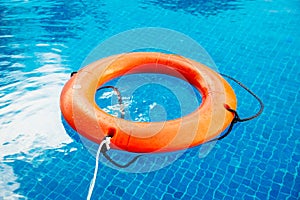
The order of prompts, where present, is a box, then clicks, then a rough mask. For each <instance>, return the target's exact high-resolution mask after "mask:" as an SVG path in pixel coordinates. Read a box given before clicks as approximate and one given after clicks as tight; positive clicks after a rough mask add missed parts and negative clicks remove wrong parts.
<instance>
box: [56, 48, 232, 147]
mask: <svg viewBox="0 0 300 200" xmlns="http://www.w3.org/2000/svg"><path fill="white" fill-rule="evenodd" d="M133 73H162V74H168V75H171V76H176V77H179V78H181V79H185V80H186V81H188V82H189V83H190V84H191V85H193V86H194V87H195V88H197V89H198V90H199V91H200V93H201V95H202V103H201V105H200V106H199V107H198V108H197V109H196V110H195V111H194V112H192V113H190V114H188V115H187V116H183V117H182V118H179V119H174V120H169V121H164V122H133V121H128V120H125V119H121V118H118V117H114V116H112V115H109V114H107V113H106V112H104V111H103V110H102V109H100V108H99V107H98V106H97V104H96V102H95V93H96V91H97V89H98V88H99V87H100V86H101V85H103V84H104V83H106V82H107V81H110V80H112V79H114V78H116V77H120V76H123V75H125V74H133ZM224 105H227V106H229V107H230V108H232V109H234V110H235V109H236V107H237V101H236V97H235V94H234V91H233V89H232V88H231V86H230V85H229V84H228V83H227V81H225V80H224V79H223V78H222V76H220V75H219V74H218V73H216V72H215V71H213V70H211V69H210V68H208V67H206V66H205V65H203V64H201V63H198V62H196V61H193V60H190V59H187V58H184V57H181V56H178V55H173V54H164V53H156V52H135V53H128V54H120V55H114V56H110V57H107V58H104V59H101V60H98V61H96V62H94V63H92V64H90V65H88V66H86V67H84V68H82V69H81V70H80V71H78V73H77V74H75V75H74V76H72V77H71V79H70V80H69V81H68V82H67V83H66V85H65V86H64V88H63V90H62V93H61V98H60V107H61V111H62V115H63V117H64V118H65V120H66V121H67V123H68V124H69V125H70V126H71V127H72V128H73V129H74V130H76V131H77V132H78V133H79V134H80V135H82V136H84V137H86V138H88V139H89V140H92V141H93V142H96V143H100V142H101V141H102V140H103V138H104V137H105V136H107V135H113V137H112V138H111V144H112V148H115V149H120V150H124V151H129V152H140V153H149V152H170V151H176V150H182V149H186V148H189V147H194V146H197V145H200V144H203V143H205V142H207V141H209V140H211V139H212V138H215V137H217V136H218V135H219V134H220V133H221V132H222V131H224V130H225V129H226V127H228V126H229V124H230V123H231V121H232V119H233V117H234V114H233V113H231V112H229V111H228V110H226V108H225V107H224Z"/></svg>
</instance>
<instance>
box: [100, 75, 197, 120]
mask: <svg viewBox="0 0 300 200" xmlns="http://www.w3.org/2000/svg"><path fill="white" fill-rule="evenodd" d="M103 86H114V87H115V88H117V89H118V90H119V92H120V98H121V99H122V101H123V105H124V112H125V119H126V120H130V121H138V122H159V121H167V120H173V119H178V118H180V117H183V116H186V115H188V114H190V113H192V112H193V111H195V110H196V109H197V108H198V107H199V106H200V104H201V101H202V98H201V94H200V92H199V91H198V90H197V89H196V88H194V87H193V86H192V85H190V84H189V83H188V82H186V81H184V80H182V79H179V78H176V77H173V76H169V75H164V74H151V73H144V74H131V75H126V76H122V77H121V78H120V77H119V78H116V79H113V80H112V81H109V82H107V83H106V84H104V85H103ZM95 100H96V103H97V105H98V106H99V107H100V108H101V109H103V110H104V111H105V112H107V113H109V114H111V115H113V116H116V117H121V115H120V109H121V108H120V105H119V102H118V96H117V95H116V94H115V92H114V91H113V90H112V89H109V88H107V89H101V90H98V91H97V92H96V95H95Z"/></svg>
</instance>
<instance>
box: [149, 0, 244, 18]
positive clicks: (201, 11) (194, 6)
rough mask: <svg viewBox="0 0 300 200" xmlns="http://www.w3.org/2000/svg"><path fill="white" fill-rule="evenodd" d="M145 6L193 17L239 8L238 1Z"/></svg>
mask: <svg viewBox="0 0 300 200" xmlns="http://www.w3.org/2000/svg"><path fill="white" fill-rule="evenodd" d="M145 4H150V5H155V6H160V7H162V8H164V9H168V10H172V11H175V12H178V11H183V12H186V13H190V14H192V15H195V16H200V15H201V16H206V17H208V16H212V15H217V14H219V13H221V12H224V11H227V10H237V9H240V8H241V5H240V1H239V0H216V1H214V0H175V1H169V0H150V1H145Z"/></svg>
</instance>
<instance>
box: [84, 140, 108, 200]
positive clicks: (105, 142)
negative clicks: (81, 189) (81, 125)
mask: <svg viewBox="0 0 300 200" xmlns="http://www.w3.org/2000/svg"><path fill="white" fill-rule="evenodd" d="M104 144H105V145H106V149H107V150H109V149H110V146H109V144H110V137H106V138H105V140H103V141H102V142H101V143H100V145H99V147H98V151H97V154H96V164H95V170H94V176H93V179H92V180H91V183H90V188H89V193H88V195H87V197H86V199H87V200H90V199H91V197H92V194H93V190H94V186H95V182H96V179H97V173H98V163H99V157H100V153H101V149H102V146H103V145H104Z"/></svg>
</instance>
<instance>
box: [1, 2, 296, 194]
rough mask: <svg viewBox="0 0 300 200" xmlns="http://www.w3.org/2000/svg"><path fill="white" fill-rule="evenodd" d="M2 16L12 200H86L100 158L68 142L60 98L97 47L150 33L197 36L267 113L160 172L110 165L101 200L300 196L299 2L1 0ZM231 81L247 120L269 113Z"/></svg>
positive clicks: (5, 181) (99, 186) (5, 179)
mask: <svg viewBox="0 0 300 200" xmlns="http://www.w3.org/2000/svg"><path fill="white" fill-rule="evenodd" d="M0 17H1V20H0V124H1V126H0V177H1V178H0V199H55V200H58V199H64V200H65V199H72V200H73V199H86V196H87V193H88V188H89V184H90V180H91V179H92V177H93V172H94V167H95V158H94V157H93V156H92V155H91V154H90V153H89V152H88V151H87V150H86V148H85V147H84V146H83V145H82V144H81V143H80V142H77V141H75V140H74V139H73V138H72V137H70V136H69V135H68V134H67V132H66V130H65V128H64V125H63V123H62V120H61V113H60V109H59V96H60V92H61V89H62V87H63V85H64V84H65V83H66V81H67V80H68V79H69V77H70V73H71V72H72V71H77V70H78V69H79V68H81V67H82V63H84V60H85V58H86V57H87V56H88V55H89V54H90V52H91V51H92V50H93V49H94V48H95V47H96V46H97V45H99V44H100V43H101V42H103V41H104V40H106V39H107V38H110V37H112V36H114V35H116V34H119V33H120V32H123V31H127V30H130V29H135V28H141V27H162V28H166V29H170V30H174V31H177V32H181V33H183V34H185V35H187V36H189V37H191V38H192V39H193V40H195V41H196V42H198V43H199V44H201V45H202V46H203V47H204V48H205V49H206V50H207V52H209V54H210V56H211V57H212V58H213V60H214V62H215V63H216V66H217V68H218V70H219V71H220V72H222V73H225V74H229V75H231V76H232V77H235V78H237V79H238V80H240V81H241V82H243V83H244V84H245V85H247V86H248V87H249V88H250V89H251V90H252V91H253V92H255V93H256V94H257V95H258V96H259V97H261V98H262V100H263V101H264V103H265V110H264V112H263V114H262V115H261V116H260V117H258V118H256V119H254V120H252V121H250V122H244V123H240V124H237V125H236V126H235V127H234V129H233V131H232V132H231V133H230V135H229V136H227V137H226V138H225V139H223V140H221V141H219V142H217V143H216V144H214V146H213V148H211V149H210V151H207V152H204V155H201V152H202V151H201V147H199V148H200V150H199V148H192V149H189V150H187V151H186V152H184V153H183V155H182V156H180V157H179V158H178V159H177V160H175V161H174V162H173V163H172V164H170V165H168V166H166V167H164V168H162V169H160V170H157V171H151V172H149V173H127V172H124V171H120V170H117V169H114V168H111V167H108V166H106V165H104V164H102V163H99V171H98V175H97V181H96V185H95V188H94V192H93V196H92V199H130V200H135V199H222V200H223V199H263V200H265V199H280V200H281V199H295V200H296V199H300V137H299V136H300V114H299V113H300V112H299V111H300V95H299V94H300V89H299V85H300V70H299V69H300V68H299V67H300V38H299V35H300V4H299V1H298V0H289V1H286V0H277V1H272V0H240V1H237V0H227V1H206V0H205V1H203V0H200V1H179V0H178V1H173V2H170V1H165V0H160V1H157V0H151V1H150V0H149V1H147V0H134V1H108V0H105V1H101V3H99V1H94V0H81V1H59V0H53V1H45V0H42V1H19V0H16V1H5V0H0ZM168 38H169V37H168V35H161V38H158V39H159V41H160V43H163V41H165V40H166V39H168ZM145 42H146V41H145ZM125 44H126V40H124V45H125ZM181 45H182V46H183V45H184V44H181ZM185 48H186V50H187V52H188V47H185ZM190 53H191V57H192V55H194V54H196V53H195V52H190ZM185 56H186V55H185ZM230 84H231V85H232V87H233V88H234V90H235V93H236V95H237V98H238V112H239V114H240V116H241V117H247V116H249V115H252V114H253V113H254V112H255V111H257V110H258V104H257V102H256V101H255V100H254V99H253V98H252V97H251V96H250V95H248V94H247V93H246V92H245V91H244V90H242V89H240V87H238V86H237V85H236V84H234V83H232V82H230ZM143 89H144V88H141V90H143ZM161 89H163V90H164V92H167V91H166V90H165V88H161ZM139 94H141V92H139V91H138V92H137V95H135V97H134V98H138V95H139ZM143 97H145V96H144V95H143ZM153 97H155V99H156V98H157V96H155V95H154V94H153ZM168 97H169V98H171V97H170V96H168ZM146 98H147V97H146ZM149 99H151V96H149ZM153 99H154V98H153ZM125 100H126V98H125ZM137 100H139V99H137ZM156 100H157V101H160V99H159V98H158V99H156ZM134 102H138V101H134ZM153 103H154V102H149V104H148V105H149V106H150V105H153ZM137 106H139V105H138V103H137ZM175 106H176V104H175ZM177 106H178V105H177ZM134 107H135V106H133V107H132V109H134ZM138 108H140V107H138ZM146 110H147V111H149V109H146ZM175 110H176V109H175ZM188 112H190V110H188V111H187V113H188ZM130 113H134V112H130ZM142 113H143V112H142ZM166 113H168V114H169V111H167V112H166ZM112 114H113V113H112ZM180 114H181V113H180ZM148 116H149V115H148ZM150 116H151V115H150ZM131 117H132V118H135V116H134V115H133V116H131ZM142 117H144V116H142ZM154 117H155V116H154ZM162 117H168V115H164V116H162ZM176 117H177V115H176ZM144 119H145V118H144ZM145 120H148V119H145Z"/></svg>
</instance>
